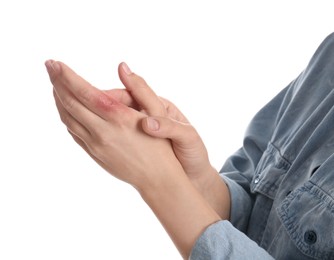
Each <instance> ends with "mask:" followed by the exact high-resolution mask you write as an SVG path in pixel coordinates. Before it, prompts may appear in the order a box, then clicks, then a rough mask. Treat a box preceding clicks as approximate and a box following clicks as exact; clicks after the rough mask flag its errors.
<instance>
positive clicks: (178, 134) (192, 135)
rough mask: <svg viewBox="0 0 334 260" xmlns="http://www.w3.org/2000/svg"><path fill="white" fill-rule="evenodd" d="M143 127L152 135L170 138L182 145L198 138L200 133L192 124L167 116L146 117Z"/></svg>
mask: <svg viewBox="0 0 334 260" xmlns="http://www.w3.org/2000/svg"><path fill="white" fill-rule="evenodd" d="M142 127H143V130H144V131H145V132H146V133H147V134H149V135H151V136H155V137H159V138H168V139H171V140H172V141H173V143H174V144H178V145H181V146H182V145H183V144H184V145H189V143H192V142H194V141H195V140H197V139H198V133H197V131H196V130H195V128H193V126H192V125H190V124H187V123H183V122H179V121H176V120H173V119H171V118H167V117H146V118H144V119H143V120H142Z"/></svg>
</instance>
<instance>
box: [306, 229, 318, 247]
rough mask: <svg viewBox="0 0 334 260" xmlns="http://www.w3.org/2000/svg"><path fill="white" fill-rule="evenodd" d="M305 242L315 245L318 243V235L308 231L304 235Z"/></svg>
mask: <svg viewBox="0 0 334 260" xmlns="http://www.w3.org/2000/svg"><path fill="white" fill-rule="evenodd" d="M304 241H305V242H306V244H309V245H313V244H314V243H315V242H317V233H315V232H314V231H313V230H309V231H306V232H305V234H304Z"/></svg>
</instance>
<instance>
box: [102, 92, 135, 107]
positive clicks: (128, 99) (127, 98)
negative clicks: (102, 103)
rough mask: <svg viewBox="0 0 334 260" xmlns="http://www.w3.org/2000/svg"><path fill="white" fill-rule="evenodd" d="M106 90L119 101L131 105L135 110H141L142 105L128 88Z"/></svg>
mask: <svg viewBox="0 0 334 260" xmlns="http://www.w3.org/2000/svg"><path fill="white" fill-rule="evenodd" d="M104 92H105V93H106V94H107V95H108V96H111V97H112V98H114V99H116V100H117V101H118V102H120V103H122V104H123V105H125V106H127V107H131V108H133V109H135V110H139V109H140V107H139V105H138V103H137V102H136V101H135V100H134V98H133V97H132V96H131V95H130V93H129V91H127V90H126V89H110V90H104Z"/></svg>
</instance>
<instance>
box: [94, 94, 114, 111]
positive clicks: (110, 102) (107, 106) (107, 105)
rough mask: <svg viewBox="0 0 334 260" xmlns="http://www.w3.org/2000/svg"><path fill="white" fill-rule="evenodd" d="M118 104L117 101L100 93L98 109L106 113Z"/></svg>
mask: <svg viewBox="0 0 334 260" xmlns="http://www.w3.org/2000/svg"><path fill="white" fill-rule="evenodd" d="M116 103H117V101H116V100H114V99H113V98H111V97H109V96H108V95H106V94H105V93H100V94H99V95H98V96H97V99H96V106H97V108H98V109H101V110H103V111H106V112H109V111H110V110H111V109H112V107H113V106H114V105H115V104H116Z"/></svg>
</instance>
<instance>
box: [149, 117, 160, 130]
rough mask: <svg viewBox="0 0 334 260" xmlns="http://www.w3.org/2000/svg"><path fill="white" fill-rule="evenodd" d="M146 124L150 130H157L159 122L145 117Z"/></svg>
mask: <svg viewBox="0 0 334 260" xmlns="http://www.w3.org/2000/svg"><path fill="white" fill-rule="evenodd" d="M147 126H148V128H149V129H150V130H152V131H157V130H159V127H160V125H159V122H158V121H157V120H155V119H154V118H151V117H148V118H147Z"/></svg>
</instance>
